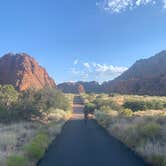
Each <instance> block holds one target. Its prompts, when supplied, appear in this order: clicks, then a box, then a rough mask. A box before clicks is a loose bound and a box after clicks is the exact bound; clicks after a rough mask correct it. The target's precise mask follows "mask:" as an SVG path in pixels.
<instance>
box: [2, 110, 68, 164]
mask: <svg viewBox="0 0 166 166" xmlns="http://www.w3.org/2000/svg"><path fill="white" fill-rule="evenodd" d="M70 116H71V112H65V111H63V110H57V109H55V110H53V109H52V110H50V113H49V114H47V118H46V119H47V123H40V122H37V121H31V122H19V123H14V124H8V125H4V124H0V133H1V134H0V166H6V159H7V158H8V157H9V156H12V155H16V154H17V155H18V154H23V153H24V147H25V145H27V144H28V143H29V142H30V141H31V140H32V138H33V137H34V136H35V135H36V134H37V133H39V132H40V131H43V130H44V131H47V132H48V133H49V136H50V139H51V140H53V139H54V138H55V137H56V135H57V134H59V133H60V131H61V128H62V126H63V125H64V123H65V121H66V120H67V119H68V118H70Z"/></svg>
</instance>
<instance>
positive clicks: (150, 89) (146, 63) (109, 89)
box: [58, 51, 166, 96]
mask: <svg viewBox="0 0 166 166" xmlns="http://www.w3.org/2000/svg"><path fill="white" fill-rule="evenodd" d="M77 83H79V84H81V85H82V86H83V87H84V89H85V92H88V93H121V94H138V95H159V96H160V95H162V96H163V95H166V51H161V52H160V53H158V54H156V55H154V56H152V57H150V58H147V59H141V60H138V61H136V63H135V64H134V65H132V66H131V67H130V68H129V69H128V70H127V71H125V72H124V73H123V74H121V75H120V76H119V77H117V78H115V79H114V80H112V81H107V82H103V83H102V84H99V83H98V82H96V81H92V82H82V81H79V82H77ZM58 87H59V86H58ZM63 87H66V89H67V88H68V87H67V86H66V84H65V83H64V84H63ZM59 88H60V87H59ZM60 89H61V88H60ZM61 90H62V91H63V89H61ZM68 91H70V89H68ZM64 92H65V91H64Z"/></svg>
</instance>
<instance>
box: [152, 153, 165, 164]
mask: <svg viewBox="0 0 166 166" xmlns="http://www.w3.org/2000/svg"><path fill="white" fill-rule="evenodd" d="M149 160H150V161H151V162H152V164H153V165H156V166H166V157H164V156H161V155H156V154H154V155H152V156H151V157H150V158H149Z"/></svg>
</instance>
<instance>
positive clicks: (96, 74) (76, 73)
mask: <svg viewBox="0 0 166 166" xmlns="http://www.w3.org/2000/svg"><path fill="white" fill-rule="evenodd" d="M126 70H127V67H121V66H113V65H106V64H98V63H88V62H85V63H81V62H79V63H78V64H77V65H75V66H74V67H73V68H71V69H70V73H72V78H71V79H72V80H75V81H78V80H83V81H92V80H95V81H98V82H103V81H107V80H112V79H114V78H115V77H117V76H119V75H120V74H122V73H123V72H124V71H126Z"/></svg>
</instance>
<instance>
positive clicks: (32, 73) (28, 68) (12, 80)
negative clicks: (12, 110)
mask: <svg viewBox="0 0 166 166" xmlns="http://www.w3.org/2000/svg"><path fill="white" fill-rule="evenodd" d="M0 84H12V85H13V86H14V87H15V88H16V89H17V90H19V91H24V90H27V89H29V88H35V89H42V88H44V87H51V88H55V87H56V85H55V82H54V80H53V79H52V78H51V77H50V76H49V75H48V73H47V72H46V70H45V69H44V68H43V67H41V66H39V64H38V63H37V62H36V60H35V59H34V58H32V57H31V56H29V55H27V54H25V53H21V54H11V53H9V54H6V55H4V56H3V57H2V58H0Z"/></svg>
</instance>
